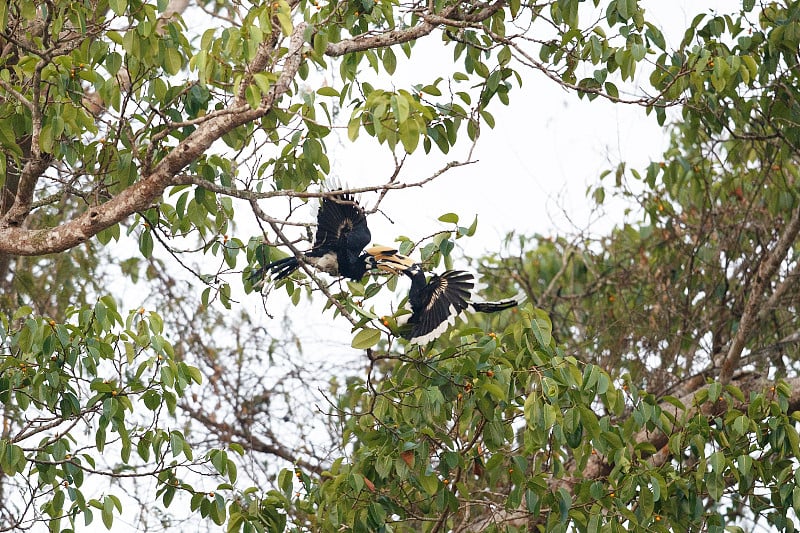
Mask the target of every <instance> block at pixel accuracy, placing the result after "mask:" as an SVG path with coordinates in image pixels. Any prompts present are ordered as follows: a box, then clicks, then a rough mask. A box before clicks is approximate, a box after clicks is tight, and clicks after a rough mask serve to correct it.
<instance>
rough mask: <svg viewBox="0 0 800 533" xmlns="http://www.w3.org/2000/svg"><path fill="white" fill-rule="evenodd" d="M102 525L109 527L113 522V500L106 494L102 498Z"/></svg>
mask: <svg viewBox="0 0 800 533" xmlns="http://www.w3.org/2000/svg"><path fill="white" fill-rule="evenodd" d="M102 518H103V525H104V526H106V529H111V526H112V525H113V524H114V501H113V500H112V499H111V498H109V497H108V496H106V497H105V498H104V499H103V512H102Z"/></svg>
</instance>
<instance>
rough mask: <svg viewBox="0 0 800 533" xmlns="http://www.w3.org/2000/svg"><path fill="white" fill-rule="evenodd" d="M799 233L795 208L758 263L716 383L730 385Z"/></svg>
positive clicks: (799, 218) (799, 211) (799, 212)
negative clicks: (772, 283) (768, 293)
mask: <svg viewBox="0 0 800 533" xmlns="http://www.w3.org/2000/svg"><path fill="white" fill-rule="evenodd" d="M795 201H797V200H795ZM798 232H800V207H797V208H795V210H794V212H793V213H792V218H791V219H790V220H789V223H788V224H787V225H786V229H785V230H784V232H783V234H782V235H781V236H780V238H779V239H778V242H777V243H775V247H774V248H773V249H772V251H770V252H769V253H768V254H767V255H766V257H765V258H764V259H762V261H761V264H759V266H758V271H757V272H756V275H755V278H754V280H753V284H752V285H751V286H750V288H749V290H748V291H747V292H748V293H749V297H748V298H747V303H746V304H745V307H744V311H743V312H742V318H741V320H739V327H738V329H737V330H736V334H735V335H734V337H733V341H732V342H731V345H730V347H729V348H728V352H727V353H726V354H725V358H724V359H723V361H722V365H721V366H722V370H721V371H720V375H719V381H720V382H721V383H722V384H723V385H727V384H728V382H730V380H731V377H732V376H733V373H734V372H735V371H736V369H737V367H738V365H739V360H740V359H741V357H742V350H744V346H745V343H746V342H747V339H748V337H749V336H750V330H751V329H752V327H753V325H754V324H755V322H756V318H757V317H758V313H759V311H760V309H761V301H762V300H763V299H764V292H765V291H766V289H767V286H768V285H769V283H770V280H771V279H772V276H774V275H775V272H777V271H778V267H780V265H781V263H782V262H783V261H784V260H785V259H786V253H787V252H788V251H789V248H791V246H792V244H794V242H795V240H796V239H797V234H798Z"/></svg>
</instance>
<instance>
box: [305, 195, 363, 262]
mask: <svg viewBox="0 0 800 533" xmlns="http://www.w3.org/2000/svg"><path fill="white" fill-rule="evenodd" d="M334 192H335V191H334ZM371 238H372V235H370V232H369V228H368V227H367V216H366V214H365V213H364V209H363V208H362V207H361V206H360V205H358V203H356V201H355V199H354V198H353V195H351V194H341V193H340V194H337V195H335V196H331V197H325V198H323V199H322V205H321V206H320V208H319V213H318V214H317V234H316V235H315V236H314V246H313V249H314V250H318V251H321V252H325V251H328V250H335V251H336V252H337V253H344V252H345V251H346V252H348V253H350V254H351V255H353V256H358V255H359V254H360V253H361V251H362V250H363V249H364V248H365V247H366V246H367V245H368V244H369V241H370V239H371Z"/></svg>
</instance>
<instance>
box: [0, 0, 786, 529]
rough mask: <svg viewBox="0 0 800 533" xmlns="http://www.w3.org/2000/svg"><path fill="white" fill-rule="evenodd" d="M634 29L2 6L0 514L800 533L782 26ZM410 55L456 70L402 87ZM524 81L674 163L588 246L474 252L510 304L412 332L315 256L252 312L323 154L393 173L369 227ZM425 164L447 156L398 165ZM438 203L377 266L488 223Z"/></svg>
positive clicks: (333, 6) (520, 9)
mask: <svg viewBox="0 0 800 533" xmlns="http://www.w3.org/2000/svg"><path fill="white" fill-rule="evenodd" d="M646 15H647V13H646V12H645V10H644V9H643V8H642V7H641V6H640V5H639V3H638V2H636V1H635V0H607V1H600V0H593V1H592V2H580V1H578V0H558V1H555V2H548V3H542V4H537V3H533V4H530V3H529V4H523V3H521V2H519V1H516V0H510V1H508V2H503V1H500V2H490V3H483V2H471V1H469V0H456V1H437V2H432V3H429V4H426V5H424V6H422V5H419V4H416V3H402V2H391V1H383V0H379V1H372V0H360V1H342V2H317V1H316V0H291V1H285V0H277V1H274V2H268V3H256V4H252V5H250V4H246V3H245V4H242V3H235V2H225V1H221V2H212V3H206V2H197V3H193V4H191V5H187V4H184V3H181V2H174V3H172V2H164V1H159V2H155V3H147V2H127V1H121V0H110V1H107V2H106V1H104V0H101V1H99V2H88V3H74V2H61V1H55V2H49V3H42V4H36V3H31V2H22V1H20V2H6V3H3V4H2V5H0V28H2V30H0V46H1V47H2V50H3V53H2V55H0V187H1V190H0V271H2V272H3V277H2V278H1V279H0V286H2V296H0V322H1V323H2V328H1V329H0V352H1V353H2V355H0V401H2V405H3V414H4V426H3V431H2V435H0V469H1V470H2V478H0V495H2V499H3V501H4V505H3V506H2V508H1V509H0V517H1V518H0V528H9V529H24V528H34V527H40V526H41V525H43V524H44V525H47V526H48V527H49V528H50V529H51V530H53V531H59V530H62V528H66V529H67V530H73V529H75V528H79V527H84V526H85V525H89V524H93V523H94V524H96V522H95V521H96V520H97V518H98V515H99V519H100V522H102V524H103V525H104V526H105V527H106V528H109V529H110V528H112V527H115V528H116V527H118V524H120V523H121V521H120V520H119V518H120V516H123V517H125V520H124V522H125V523H130V524H134V526H133V527H134V528H139V529H150V528H152V527H153V525H154V524H156V523H158V524H159V526H160V527H162V528H164V529H175V528H177V527H185V526H184V525H183V521H184V520H185V519H186V518H189V519H191V520H193V523H192V527H195V526H197V527H206V528H209V529H213V528H218V527H219V526H224V527H226V529H227V530H228V531H246V532H251V531H283V530H286V529H294V530H311V531H318V530H321V531H340V530H353V531H376V530H377V531H444V530H448V531H486V530H489V531H491V530H502V531H506V530H507V531H522V530H539V531H573V530H577V531H617V530H620V531H621V530H631V531H688V530H708V531H723V530H725V529H726V528H727V529H728V530H732V529H735V528H739V527H742V528H749V527H750V526H751V525H752V524H753V523H755V524H757V525H758V526H759V527H762V526H763V527H773V528H777V529H782V530H787V531H791V530H794V528H795V524H794V521H795V519H796V513H797V512H798V511H800V475H798V469H797V465H796V459H797V457H798V455H800V437H798V432H797V425H796V422H797V418H798V414H797V413H798V402H799V401H800V396H799V395H798V393H797V391H798V390H800V389H798V385H800V382H798V378H797V375H798V352H797V345H798V341H800V338H799V337H798V336H797V334H796V332H797V330H798V327H800V324H798V323H797V318H796V317H797V312H796V311H797V309H796V302H797V299H798V296H800V295H798V292H797V291H798V289H797V284H796V282H795V280H796V277H797V273H798V269H799V268H800V266H798V265H799V263H798V259H797V255H796V251H795V250H796V248H797V246H796V243H797V237H798V234H799V233H800V203H798V193H797V187H796V181H797V178H798V173H799V172H800V170H799V167H798V162H799V161H800V158H799V157H798V147H800V129H799V128H798V124H800V107H798V105H797V102H798V101H800V94H798V89H797V88H798V87H800V80H798V69H797V62H798V49H800V22H798V21H799V20H800V5H799V4H798V3H797V2H784V3H776V2H774V3H766V2H765V3H760V4H759V5H758V6H756V3H755V2H753V1H750V0H744V1H743V2H741V4H740V5H737V6H731V7H730V11H729V12H725V13H722V12H721V13H714V14H705V13H700V14H698V15H697V16H696V17H694V18H693V19H692V20H691V22H689V24H688V25H687V27H686V28H684V29H683V30H684V31H683V35H682V38H680V40H679V42H678V44H677V46H676V47H674V48H672V47H669V46H668V44H667V39H666V38H665V36H664V32H663V30H664V29H663V28H659V27H657V26H656V25H654V24H653V23H652V22H651V21H648V20H647V18H646ZM434 41H436V42H438V43H439V45H438V46H440V47H444V48H446V49H447V50H448V52H450V53H451V54H452V62H450V63H447V64H442V65H439V68H437V70H436V74H435V75H434V77H433V79H425V76H424V75H422V74H419V73H413V74H412V76H411V77H412V78H413V79H411V80H408V79H406V78H404V77H402V76H400V75H399V74H400V72H401V69H402V68H404V67H407V66H408V58H412V60H413V61H419V60H420V59H421V58H424V57H425V54H426V53H427V50H430V49H427V48H426V49H423V50H421V51H419V50H418V48H422V46H420V45H421V44H422V43H423V42H425V43H426V44H424V46H436V45H435V44H434ZM534 72H537V73H543V74H545V75H546V76H547V77H548V78H550V80H552V82H554V83H557V84H559V85H560V86H562V87H564V88H566V89H568V90H570V91H572V92H574V93H575V94H576V95H577V96H579V97H585V98H588V99H590V100H591V99H596V98H598V97H599V98H603V99H606V100H609V101H611V102H615V103H618V104H620V105H622V104H636V105H640V106H642V108H643V113H645V112H646V113H652V114H654V115H655V117H654V119H655V120H656V121H658V122H659V123H660V124H668V127H669V128H670V131H671V133H672V143H671V146H670V148H669V149H668V150H667V152H666V153H665V154H664V155H663V157H662V158H661V160H660V161H656V162H653V163H651V164H650V165H649V166H647V167H646V168H643V169H631V168H629V167H628V166H626V165H625V164H624V163H623V164H620V165H619V166H618V167H617V168H616V169H613V170H610V171H609V172H607V173H605V174H604V175H602V176H600V177H599V180H598V182H597V183H596V184H595V185H594V186H593V187H592V188H591V191H590V192H591V197H592V198H593V199H594V201H595V202H597V204H598V205H599V208H601V207H602V205H603V204H604V202H605V201H606V200H607V198H610V197H617V198H621V199H622V200H624V201H625V202H626V205H628V206H629V209H630V210H629V212H628V215H627V217H626V220H625V222H624V223H623V224H621V225H620V226H618V227H617V228H615V229H614V230H613V231H611V232H609V234H607V235H600V236H587V235H589V234H582V235H580V236H577V237H571V236H569V235H559V236H557V237H554V238H544V237H540V236H525V235H513V236H510V237H509V239H508V250H507V251H506V252H503V253H502V254H498V255H493V254H492V255H490V256H489V257H485V258H482V259H481V260H480V261H477V262H476V263H478V264H479V267H480V269H481V270H482V271H483V274H484V275H485V280H487V281H489V282H490V287H491V289H489V291H490V292H493V293H496V295H497V296H498V297H506V296H508V295H509V294H513V293H514V292H516V291H517V289H518V288H519V287H521V288H522V289H523V290H524V291H525V293H526V294H527V296H528V298H529V303H528V304H526V305H524V306H521V307H520V308H518V309H513V310H510V311H505V312H503V313H498V314H496V315H489V316H480V315H478V316H473V317H471V318H469V319H468V320H466V321H459V322H458V323H457V324H456V325H454V326H453V327H452V328H451V329H449V330H448V331H447V332H446V333H445V334H444V335H443V336H442V337H440V338H439V339H437V340H436V341H435V342H434V343H432V344H431V345H430V346H421V347H412V346H409V345H407V344H406V343H405V341H403V340H401V339H399V338H398V336H397V334H396V333H397V320H398V318H399V316H400V314H401V313H402V311H398V312H395V313H390V312H387V311H386V309H398V308H399V306H389V307H386V306H385V302H386V300H387V299H388V298H391V295H392V293H393V292H395V291H396V292H398V293H399V292H400V291H404V290H406V288H405V287H406V285H405V284H404V283H402V282H400V281H399V279H398V277H393V276H387V275H378V274H375V275H370V276H368V277H365V278H364V279H363V280H361V281H360V282H356V281H352V282H347V283H341V282H332V283H331V282H329V280H327V279H322V278H321V277H320V276H318V275H316V274H315V273H314V272H313V270H312V269H305V268H304V269H300V271H299V272H298V273H297V274H293V275H292V276H291V277H289V278H288V279H287V280H285V281H282V282H281V283H280V284H279V286H278V287H277V288H273V287H271V286H268V287H267V288H263V287H261V288H258V289H259V290H263V291H264V295H265V299H264V306H263V307H264V310H265V311H267V313H261V311H262V309H258V314H254V313H252V311H248V308H247V305H246V304H244V303H243V302H244V301H246V300H245V298H246V297H247V296H246V295H245V294H243V293H244V292H247V293H252V292H254V290H255V289H257V287H253V279H251V277H250V274H251V272H252V271H253V269H255V268H259V267H262V266H264V265H266V264H268V263H269V262H271V261H274V260H275V259H277V258H280V257H285V256H286V254H289V253H291V254H295V255H296V254H297V253H298V246H299V250H300V251H302V250H303V249H305V248H304V246H305V245H304V243H303V242H302V241H303V240H304V239H306V238H307V237H308V238H310V235H311V234H312V233H313V231H312V228H311V227H310V225H311V224H310V223H309V219H303V220H300V216H299V215H298V214H297V213H299V212H300V211H301V210H299V209H298V205H300V204H304V203H307V202H309V201H312V202H313V201H316V197H318V196H320V195H324V194H325V192H324V187H323V188H322V192H320V187H319V184H320V183H321V182H323V181H325V180H326V179H327V178H328V177H330V176H331V175H332V174H333V173H335V168H334V166H333V165H332V159H333V158H332V157H331V154H332V150H331V149H330V146H332V144H333V143H339V142H348V140H349V141H350V142H354V141H356V140H358V142H365V140H367V142H372V143H374V144H373V146H375V149H379V150H385V151H386V152H387V153H388V154H389V155H391V156H394V161H395V167H394V168H388V169H378V170H377V171H376V172H375V175H376V176H377V177H375V178H374V180H373V181H370V182H369V183H368V184H367V185H366V186H364V187H361V190H362V191H364V192H366V191H378V192H379V193H380V194H379V195H378V196H379V198H380V199H379V200H378V202H377V204H376V205H374V206H372V209H373V212H374V211H378V210H379V209H380V202H381V201H382V200H383V198H385V196H386V195H388V194H393V195H395V194H396V195H401V194H402V191H401V190H400V189H403V188H407V187H412V186H424V185H425V184H426V183H428V182H429V181H431V180H433V179H436V178H437V177H438V176H439V175H441V174H443V173H445V172H447V171H448V170H450V169H451V168H454V167H456V166H459V165H462V164H465V163H470V162H473V161H472V159H471V157H472V155H471V154H472V152H471V150H472V146H473V145H474V143H475V142H477V141H478V140H479V138H480V136H481V135H482V134H486V131H487V129H486V127H488V128H489V129H491V128H494V127H495V126H498V127H499V126H501V125H499V124H497V123H496V119H495V117H494V115H493V114H492V108H493V107H494V106H498V105H513V102H514V98H515V97H516V96H515V95H516V93H518V92H519V90H520V87H521V86H522V85H523V81H524V80H525V79H526V76H528V75H530V74H533V73H534ZM643 73H644V74H645V76H640V75H641V74H643ZM643 79H647V81H648V82H649V86H647V87H639V86H638V85H637V84H636V82H637V80H643ZM671 108H672V109H674V110H675V111H674V112H673V113H671V112H670V111H669V110H670V109H671ZM670 121H671V123H670ZM532 127H533V126H532ZM335 132H341V135H336V134H335ZM345 132H346V133H345ZM465 141H466V142H465ZM436 152H438V153H442V154H448V155H449V156H451V157H454V158H455V160H454V161H453V162H451V163H449V164H447V165H444V166H443V167H441V168H430V169H429V173H428V174H427V175H428V176H430V177H427V178H425V177H417V178H414V179H415V180H417V181H412V180H409V179H408V178H406V177H403V176H404V175H403V174H402V173H401V170H403V165H404V163H405V161H406V158H410V157H414V156H417V157H419V156H422V158H423V159H422V160H423V161H428V159H424V156H426V155H429V154H432V153H436ZM452 154H455V155H452ZM431 160H432V159H431ZM489 179H490V177H489ZM520 187H523V185H522V184H521V185H520ZM514 192H515V191H511V192H510V193H514ZM457 208H458V206H451V205H443V206H442V211H445V214H442V215H441V216H440V217H439V222H440V223H441V226H437V227H436V228H432V229H431V231H430V232H429V233H426V236H425V237H416V236H406V235H399V236H396V243H397V246H398V248H399V250H400V252H401V253H404V254H413V255H414V257H418V258H419V260H420V261H422V262H423V263H424V264H425V266H426V268H428V269H433V270H436V269H439V268H441V267H444V268H452V267H453V263H454V261H455V260H456V259H458V258H457V257H454V255H455V252H454V251H455V249H456V241H457V240H458V239H462V238H468V237H471V236H473V235H474V234H475V232H476V228H477V218H476V219H474V221H473V222H471V223H470V222H469V221H467V222H464V221H462V220H461V219H460V217H459V215H458V214H456V212H455V211H457V210H458V209H457ZM440 212H441V211H440ZM429 215H430V214H429ZM432 216H435V214H432ZM461 224H463V225H461ZM304 231H305V232H306V233H308V235H304ZM234 232H236V233H237V234H238V236H236V235H234ZM242 235H244V236H242ZM130 250H134V252H130ZM130 253H133V255H132V256H129V254H130ZM47 254H55V255H47ZM403 281H406V280H403ZM273 290H274V291H275V292H274V293H271V291H273ZM284 295H285V296H286V297H287V300H285V301H284V302H283V303H286V304H287V305H288V303H291V304H293V305H295V306H299V305H304V304H305V302H304V299H303V296H304V295H311V296H312V300H315V301H319V300H320V299H322V300H324V302H325V303H324V304H323V307H324V309H323V313H324V316H325V317H326V318H327V317H330V316H333V317H340V316H341V317H344V319H345V320H347V321H349V324H350V325H351V326H352V331H351V333H352V337H351V339H350V346H351V347H352V348H353V349H354V350H355V352H356V354H357V359H356V361H357V363H356V364H354V365H352V366H348V365H346V364H344V363H342V362H341V360H340V359H337V358H335V357H331V356H330V355H331V354H330V352H331V348H330V346H328V345H326V346H324V347H322V348H320V349H318V350H314V351H319V352H321V353H319V354H314V355H313V356H310V355H309V354H308V351H307V348H306V347H307V346H308V345H307V344H304V343H303V342H301V339H300V337H299V336H296V335H295V331H296V330H295V328H297V331H300V330H302V328H301V327H300V326H299V325H295V324H292V323H291V322H288V321H286V322H284V323H282V324H281V325H280V327H276V326H275V325H274V324H270V325H265V322H264V320H265V319H264V318H263V317H262V316H261V315H262V314H269V313H270V312H271V310H272V309H273V307H272V306H273V305H277V306H278V307H282V305H283V304H282V303H279V304H272V301H274V300H272V299H271V298H281V297H283V296H284ZM267 296H269V297H267ZM487 296H492V295H491V294H490V295H487ZM401 300H402V296H400V295H399V294H398V296H397V297H396V301H397V302H398V303H399V302H400V301H401ZM277 301H278V302H280V300H277ZM140 302H141V304H140ZM142 304H146V305H142ZM345 324H346V323H345ZM343 344H344V348H345V349H346V344H347V343H346V342H345V343H343ZM138 526H141V527H138Z"/></svg>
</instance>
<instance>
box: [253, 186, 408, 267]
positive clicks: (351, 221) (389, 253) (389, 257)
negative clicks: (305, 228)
mask: <svg viewBox="0 0 800 533" xmlns="http://www.w3.org/2000/svg"><path fill="white" fill-rule="evenodd" d="M333 193H336V194H331V195H329V196H325V197H323V198H322V201H321V205H320V208H319V212H318V213H317V232H316V234H315V236H314V244H313V245H312V247H311V250H309V251H308V252H304V253H303V254H302V261H303V262H304V263H308V264H309V265H311V266H312V267H314V268H315V269H317V270H319V271H321V272H325V273H326V274H330V275H332V276H342V277H345V278H349V279H352V280H355V281H358V280H360V279H361V278H363V277H364V275H365V274H366V273H367V272H368V271H369V270H371V269H374V268H380V265H379V261H386V262H387V263H388V264H400V265H408V264H411V263H412V261H411V260H410V259H408V258H405V257H404V256H402V255H400V254H398V253H397V250H395V249H393V248H391V247H387V246H375V247H372V248H369V249H367V250H365V249H364V248H365V247H366V246H367V245H368V244H369V242H370V239H371V238H372V235H371V234H370V231H369V227H368V226H367V215H366V213H365V212H364V208H363V207H361V206H360V205H359V204H358V202H356V200H355V198H354V197H353V195H352V194H348V193H344V192H338V193H337V191H333ZM299 267H300V260H298V258H297V257H294V256H292V257H285V258H283V259H279V260H277V261H273V262H272V263H269V264H267V265H265V266H263V267H261V268H259V269H258V270H255V271H254V272H253V273H252V274H251V276H250V279H251V280H253V281H254V282H255V283H258V282H259V281H261V280H263V279H264V277H265V276H266V274H267V272H269V273H270V274H271V275H272V279H273V280H275V281H279V280H282V279H284V278H286V277H288V276H289V275H290V274H291V273H292V272H294V271H295V270H297V269H298V268H299ZM388 268H389V267H387V266H384V267H383V268H381V269H382V270H386V269H388Z"/></svg>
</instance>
